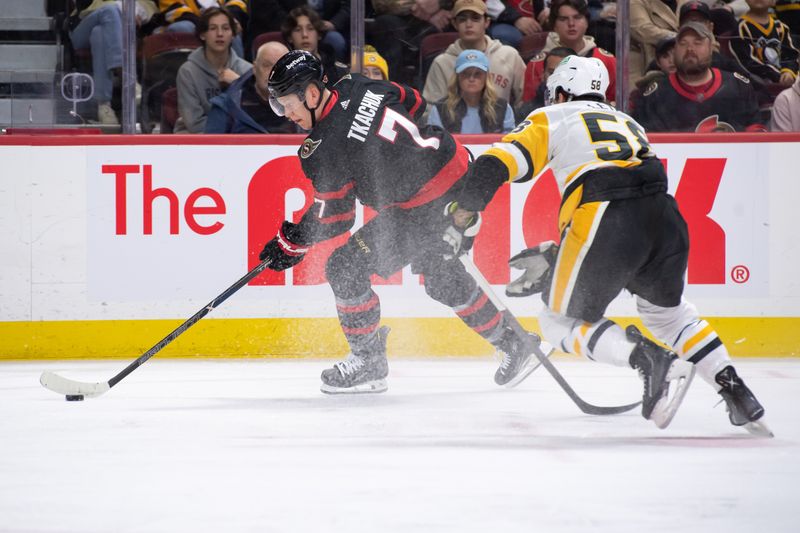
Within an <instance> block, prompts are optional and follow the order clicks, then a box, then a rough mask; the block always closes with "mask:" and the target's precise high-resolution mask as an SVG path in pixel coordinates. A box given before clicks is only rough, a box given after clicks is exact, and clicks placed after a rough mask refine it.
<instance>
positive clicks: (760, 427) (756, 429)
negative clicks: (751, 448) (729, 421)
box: [742, 418, 775, 439]
mask: <svg viewBox="0 0 800 533" xmlns="http://www.w3.org/2000/svg"><path fill="white" fill-rule="evenodd" d="M742 427H743V428H744V429H746V430H747V431H748V432H749V433H750V434H751V435H756V436H758V437H766V438H769V439H771V438H773V437H774V436H775V434H774V433H773V432H772V430H771V429H769V426H768V425H767V423H766V422H765V421H764V419H763V418H761V419H759V420H755V421H753V422H748V423H747V424H745V425H743V426H742Z"/></svg>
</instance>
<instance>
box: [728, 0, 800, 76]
mask: <svg viewBox="0 0 800 533" xmlns="http://www.w3.org/2000/svg"><path fill="white" fill-rule="evenodd" d="M774 3H775V0H747V5H748V6H749V7H750V10H749V11H748V12H747V13H746V14H744V15H743V16H742V18H741V20H740V21H739V37H740V38H741V40H740V41H737V42H736V43H735V44H734V47H733V51H734V52H735V53H736V57H737V58H738V59H739V62H740V63H741V64H742V65H743V66H744V68H746V69H747V71H748V72H750V73H751V74H754V75H756V76H758V77H759V78H762V79H764V80H767V81H771V82H773V83H779V84H780V85H782V86H783V87H790V86H791V85H792V84H793V83H794V80H795V78H797V74H798V71H797V58H798V54H800V52H798V49H797V48H796V47H795V45H794V43H793V42H792V36H791V34H790V33H789V27H788V26H787V25H786V24H784V23H783V22H781V21H780V20H778V19H776V18H775V17H774V16H773V15H772V14H770V12H769V10H770V8H771V7H772V5H773V4H774Z"/></svg>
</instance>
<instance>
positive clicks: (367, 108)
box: [260, 51, 535, 393]
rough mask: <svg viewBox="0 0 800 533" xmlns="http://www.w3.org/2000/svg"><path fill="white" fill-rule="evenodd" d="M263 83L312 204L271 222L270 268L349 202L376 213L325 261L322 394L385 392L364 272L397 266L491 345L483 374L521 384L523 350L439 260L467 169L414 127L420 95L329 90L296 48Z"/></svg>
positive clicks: (460, 272)
mask: <svg viewBox="0 0 800 533" xmlns="http://www.w3.org/2000/svg"><path fill="white" fill-rule="evenodd" d="M268 89H269V93H270V105H271V106H272V107H273V110H274V111H275V112H276V113H277V114H278V115H280V116H286V117H287V118H289V119H290V120H292V121H294V122H295V123H296V124H297V125H299V126H300V127H301V128H303V129H305V130H310V133H309V135H308V137H306V139H305V140H304V141H303V144H302V146H301V147H300V150H299V156H300V162H301V165H302V168H303V172H304V173H305V175H306V176H307V177H308V178H309V179H310V180H311V182H312V184H313V186H314V199H315V202H314V204H313V205H312V206H311V207H310V208H309V209H308V210H307V211H306V212H305V213H304V215H303V217H302V219H301V220H300V222H299V223H298V224H293V223H291V222H288V221H286V222H283V224H282V225H281V228H280V230H279V232H278V234H277V235H276V236H275V237H274V238H273V239H272V240H271V241H269V243H267V245H266V246H265V247H264V250H263V251H262V252H261V255H260V257H261V260H262V261H263V260H265V259H270V260H271V261H272V262H271V264H270V268H272V269H274V270H283V269H286V268H290V267H292V266H294V265H296V264H297V263H298V262H300V261H301V260H302V258H303V255H304V254H305V252H306V251H307V250H308V248H309V247H310V246H312V245H314V244H315V243H318V242H320V241H323V240H326V239H330V238H332V237H335V236H337V235H340V234H342V233H345V232H347V231H348V230H349V229H350V228H351V227H352V225H353V222H354V220H355V201H356V200H359V201H360V202H361V203H362V204H364V205H366V206H369V207H371V208H372V209H374V210H376V211H377V212H378V214H377V216H376V217H375V218H373V219H372V220H371V221H369V222H368V223H366V224H365V225H364V226H363V227H362V228H360V229H359V230H358V231H356V232H355V233H353V235H352V236H351V237H350V238H349V239H348V240H347V243H346V244H344V245H343V246H341V247H340V248H338V249H336V250H335V251H334V252H333V253H332V254H331V256H330V258H329V260H328V263H327V265H326V271H325V272H326V276H327V279H328V282H329V283H330V285H331V288H332V289H333V293H334V296H335V298H336V309H337V312H338V315H339V321H340V323H341V326H342V330H343V332H344V335H345V337H346V338H347V341H348V343H349V344H350V348H351V353H350V354H349V355H348V357H347V358H346V359H345V360H344V361H342V362H340V363H337V364H336V365H335V366H334V367H333V368H331V369H328V370H325V371H324V372H323V373H322V391H323V392H326V393H352V392H383V391H385V390H386V389H387V385H386V377H387V375H388V365H387V361H386V335H387V334H388V328H386V327H380V326H379V322H380V317H381V314H380V301H379V298H378V295H377V294H376V293H375V292H374V291H373V290H372V287H371V284H370V277H371V276H372V275H373V274H378V275H381V276H384V277H388V276H389V275H391V274H393V273H395V272H397V271H399V270H401V269H402V268H403V267H405V266H406V265H408V264H411V267H412V271H413V272H415V273H418V274H423V275H424V279H425V290H426V292H427V293H428V294H429V295H430V296H431V297H432V298H434V299H436V300H438V301H439V302H442V303H443V304H445V305H447V306H449V307H451V308H453V310H454V311H455V312H456V314H457V315H458V316H459V317H460V318H461V319H462V320H463V321H464V322H465V323H466V324H467V325H468V326H470V327H471V328H472V329H473V330H474V331H476V332H477V333H479V334H480V335H481V336H482V337H483V338H485V339H486V340H488V341H489V342H490V343H492V344H493V345H494V346H495V347H497V349H498V351H500V352H502V354H503V360H502V363H501V366H500V368H499V369H498V371H497V373H496V375H495V381H496V382H497V383H498V384H500V385H514V384H516V383H518V382H519V381H521V380H522V379H523V378H524V377H525V376H526V375H527V374H528V373H529V371H530V370H531V369H532V368H535V365H534V364H533V361H532V360H531V355H530V354H526V353H523V351H524V350H523V349H522V348H521V347H522V345H523V344H524V343H523V342H522V339H519V338H518V337H517V336H516V335H515V334H514V333H513V332H512V330H511V329H510V328H509V327H507V326H506V325H505V323H504V320H503V318H502V315H501V313H500V312H499V311H498V309H497V308H496V307H495V306H494V305H493V304H492V303H491V301H490V300H489V299H488V298H487V296H486V295H485V294H484V293H483V292H482V291H481V290H480V289H479V288H478V287H477V285H476V283H475V281H474V280H473V279H472V278H471V277H470V276H469V275H468V274H467V272H466V271H465V270H464V267H463V265H462V264H461V262H460V261H458V260H454V259H455V258H453V257H450V258H446V257H445V256H444V253H445V248H446V246H445V244H444V242H443V241H442V232H443V230H444V229H445V228H447V227H449V226H450V225H451V223H452V220H451V217H450V216H449V214H448V213H447V211H446V209H447V205H448V204H449V203H450V202H451V201H452V200H453V198H454V196H455V192H454V191H455V189H456V188H457V187H458V186H459V185H460V182H461V179H462V177H463V176H464V175H465V173H466V171H467V167H468V162H469V155H468V152H467V150H466V149H465V148H464V147H463V146H461V144H459V143H458V141H456V140H455V139H454V138H453V137H452V136H451V135H450V134H448V133H447V132H445V131H443V130H442V129H440V128H435V127H430V126H426V127H423V128H420V127H418V125H417V123H416V120H417V119H419V118H420V117H421V115H422V113H423V111H424V108H425V102H424V100H423V99H422V97H421V96H420V94H419V93H418V92H417V91H416V90H415V89H412V88H411V87H408V86H405V85H400V84H397V83H391V82H385V81H376V80H370V79H368V78H365V77H364V76H361V75H359V74H352V75H348V76H345V77H344V78H342V79H341V80H340V81H339V82H338V83H336V85H335V86H334V87H333V88H332V89H330V90H329V89H327V88H326V87H325V86H324V84H323V73H322V68H321V66H320V63H319V61H318V60H317V59H316V58H315V57H314V56H313V55H311V54H309V53H308V52H303V51H292V52H289V53H288V54H286V55H285V56H283V57H282V58H281V59H280V60H278V62H277V63H276V64H275V66H274V67H273V69H272V73H271V75H270V78H269V83H268ZM467 233H469V232H467ZM459 236H460V234H459ZM466 238H467V239H468V238H469V235H467V237H466Z"/></svg>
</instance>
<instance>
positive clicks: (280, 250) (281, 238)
mask: <svg viewBox="0 0 800 533" xmlns="http://www.w3.org/2000/svg"><path fill="white" fill-rule="evenodd" d="M295 226H296V225H295V224H292V223H291V222H287V221H284V222H283V224H281V229H280V230H278V234H277V235H276V236H275V237H274V238H273V239H272V240H271V241H269V242H268V243H267V245H266V246H264V249H263V250H261V253H260V254H258V258H259V259H260V260H261V261H264V260H266V259H270V260H271V261H270V264H269V268H270V269H271V270H277V271H281V270H286V269H287V268H292V267H293V266H295V265H296V264H297V263H299V262H300V261H302V260H303V256H305V255H306V252H307V251H308V247H307V246H301V245H299V244H295V243H293V242H292V241H290V240H289V239H288V238H287V237H286V234H287V233H291V230H292V229H293V228H294V227H295Z"/></svg>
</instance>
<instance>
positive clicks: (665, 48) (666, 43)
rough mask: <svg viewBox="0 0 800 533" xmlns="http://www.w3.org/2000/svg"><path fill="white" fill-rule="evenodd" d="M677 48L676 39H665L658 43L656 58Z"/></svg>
mask: <svg viewBox="0 0 800 533" xmlns="http://www.w3.org/2000/svg"><path fill="white" fill-rule="evenodd" d="M674 46H675V37H664V38H663V39H661V40H659V41H658V42H657V43H656V56H662V55H664V54H666V53H667V52H669V51H670V50H671V49H672V48H673V47H674Z"/></svg>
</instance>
